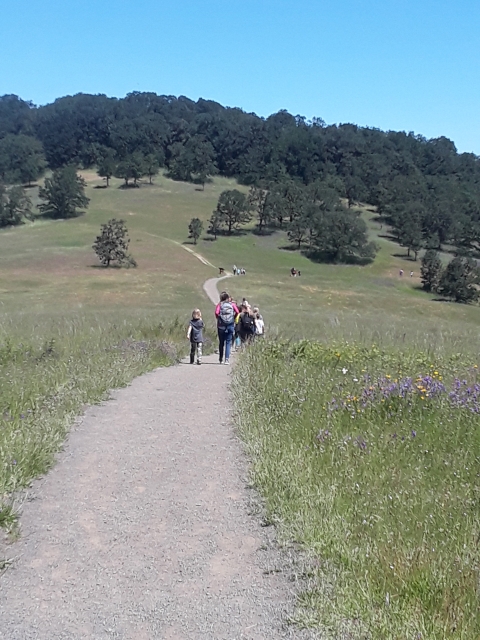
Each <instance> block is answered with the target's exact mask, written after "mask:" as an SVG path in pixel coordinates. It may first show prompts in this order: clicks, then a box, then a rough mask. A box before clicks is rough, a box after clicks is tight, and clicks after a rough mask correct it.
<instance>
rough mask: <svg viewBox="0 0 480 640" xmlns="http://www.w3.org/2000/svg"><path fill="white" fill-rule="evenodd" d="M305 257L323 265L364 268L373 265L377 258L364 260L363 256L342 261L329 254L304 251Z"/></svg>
mask: <svg viewBox="0 0 480 640" xmlns="http://www.w3.org/2000/svg"><path fill="white" fill-rule="evenodd" d="M301 253H302V255H303V256H305V257H306V258H308V259H309V260H311V261H312V262H316V263H321V264H348V265H356V266H360V267H364V266H366V265H367V264H372V262H373V261H374V259H375V258H363V257H361V256H345V257H344V258H342V260H340V259H339V258H337V257H336V256H332V254H330V253H327V252H325V251H308V250H306V251H302V252H301Z"/></svg>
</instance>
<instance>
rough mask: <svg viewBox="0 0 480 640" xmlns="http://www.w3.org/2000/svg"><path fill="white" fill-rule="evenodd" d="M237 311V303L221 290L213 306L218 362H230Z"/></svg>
mask: <svg viewBox="0 0 480 640" xmlns="http://www.w3.org/2000/svg"><path fill="white" fill-rule="evenodd" d="M238 313H239V310H238V307H237V305H236V304H235V303H234V302H232V300H231V298H230V296H229V294H228V293H227V292H226V291H222V293H221V294H220V302H219V303H218V304H217V306H216V307H215V317H216V318H217V331H218V361H219V362H220V364H222V363H223V362H224V359H223V356H225V364H229V363H230V351H231V349H232V340H233V333H234V330H235V316H236V315H237V314H238Z"/></svg>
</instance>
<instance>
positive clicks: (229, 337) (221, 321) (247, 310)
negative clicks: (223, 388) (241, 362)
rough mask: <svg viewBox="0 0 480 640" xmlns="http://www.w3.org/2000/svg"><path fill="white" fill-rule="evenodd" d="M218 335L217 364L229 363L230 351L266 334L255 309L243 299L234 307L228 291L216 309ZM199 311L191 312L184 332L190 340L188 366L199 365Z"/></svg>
mask: <svg viewBox="0 0 480 640" xmlns="http://www.w3.org/2000/svg"><path fill="white" fill-rule="evenodd" d="M215 318H216V320H217V333H218V361H219V363H220V364H229V363H230V354H231V351H232V348H235V350H238V349H240V348H242V346H244V345H247V344H248V343H250V342H252V340H253V339H254V338H255V336H264V335H265V323H264V321H263V317H262V315H261V313H260V310H259V308H258V307H251V306H250V304H249V303H248V301H247V300H246V299H245V298H243V300H242V303H241V304H240V305H237V303H236V301H235V300H233V299H232V297H231V296H230V295H229V293H228V292H227V291H222V293H221V294H220V300H219V302H218V304H217V306H216V307H215ZM204 328H205V325H204V323H203V320H202V313H201V311H200V309H194V310H193V312H192V319H191V320H190V323H189V325H188V329H187V339H188V340H190V364H195V356H196V361H197V364H202V347H203V329H204Z"/></svg>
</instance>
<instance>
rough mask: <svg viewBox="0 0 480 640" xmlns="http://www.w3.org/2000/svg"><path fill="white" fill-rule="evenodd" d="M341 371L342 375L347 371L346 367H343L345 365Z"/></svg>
mask: <svg viewBox="0 0 480 640" xmlns="http://www.w3.org/2000/svg"><path fill="white" fill-rule="evenodd" d="M342 373H343V375H345V374H346V373H348V369H345V367H343V369H342Z"/></svg>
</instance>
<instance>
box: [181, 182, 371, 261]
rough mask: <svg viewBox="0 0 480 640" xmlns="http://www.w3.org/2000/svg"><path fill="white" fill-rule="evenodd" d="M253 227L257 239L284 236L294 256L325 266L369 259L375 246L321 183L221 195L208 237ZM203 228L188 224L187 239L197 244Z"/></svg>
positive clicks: (349, 211)
mask: <svg viewBox="0 0 480 640" xmlns="http://www.w3.org/2000/svg"><path fill="white" fill-rule="evenodd" d="M252 220H254V221H255V231H256V233H258V234H262V233H268V232H270V231H272V230H275V229H281V230H284V231H286V233H287V237H288V239H289V241H290V242H291V243H292V245H293V247H294V248H296V249H297V250H301V249H303V250H304V251H305V252H306V253H307V255H309V256H310V257H319V258H321V259H322V260H328V261H348V260H358V259H364V260H366V261H368V260H371V259H373V257H374V256H375V253H376V250H377V248H376V246H375V244H374V243H373V242H369V240H368V233H367V226H366V224H365V222H364V221H363V219H362V218H361V217H360V214H359V212H358V211H357V210H352V209H349V208H347V207H346V206H344V205H343V203H342V202H341V199H340V197H339V195H338V193H337V192H336V191H335V190H334V189H333V188H332V187H330V186H328V185H327V184H325V183H324V182H322V181H318V182H314V183H312V184H310V185H308V186H304V185H301V184H300V183H297V182H295V181H293V180H288V181H284V182H279V183H277V182H274V183H271V184H265V183H264V184H260V185H259V186H252V187H250V191H249V193H248V194H244V193H242V192H241V191H239V190H238V189H230V190H226V191H223V192H222V193H221V194H220V197H219V199H218V202H217V206H216V208H215V210H214V211H213V213H212V215H211V217H210V220H209V223H208V228H207V233H209V234H211V235H213V236H214V239H215V240H216V239H217V236H218V235H219V234H221V233H225V234H228V235H231V234H232V233H236V232H238V231H240V229H241V228H242V227H244V226H245V225H248V224H250V223H251V222H252ZM202 230H203V222H202V221H201V220H200V219H198V218H193V219H192V220H191V222H190V225H189V237H191V238H193V240H194V243H196V242H197V240H198V238H199V237H200V235H201V233H202Z"/></svg>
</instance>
